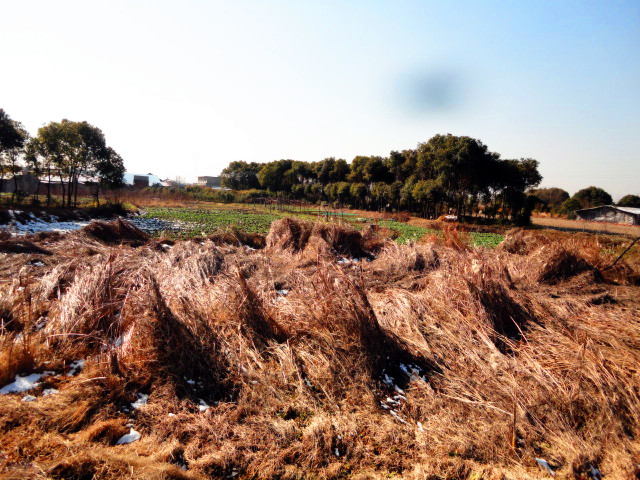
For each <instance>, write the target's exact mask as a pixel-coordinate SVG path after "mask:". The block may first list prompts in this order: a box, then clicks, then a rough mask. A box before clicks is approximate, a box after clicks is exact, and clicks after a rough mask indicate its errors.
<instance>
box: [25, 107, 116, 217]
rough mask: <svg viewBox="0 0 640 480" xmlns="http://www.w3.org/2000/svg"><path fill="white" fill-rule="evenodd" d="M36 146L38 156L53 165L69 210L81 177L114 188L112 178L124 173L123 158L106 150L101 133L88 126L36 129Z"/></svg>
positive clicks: (60, 124) (65, 124)
mask: <svg viewBox="0 0 640 480" xmlns="http://www.w3.org/2000/svg"><path fill="white" fill-rule="evenodd" d="M35 145H36V146H35V147H34V148H36V151H37V152H38V154H40V155H42V156H44V157H46V159H47V161H49V162H52V163H53V165H54V167H55V170H56V171H57V175H58V177H59V178H60V184H61V187H62V197H63V203H65V201H66V205H67V206H68V207H70V206H71V205H72V199H73V205H76V204H77V195H78V183H79V179H80V177H81V176H89V175H91V176H97V177H98V184H99V185H101V186H102V185H107V184H112V185H116V183H117V181H116V179H115V176H117V174H118V173H119V172H121V173H124V166H123V164H122V158H121V157H120V156H119V155H117V154H116V153H115V152H114V151H113V149H110V148H109V147H108V146H107V144H106V141H105V137H104V134H103V133H102V130H100V129H99V128H97V127H94V126H93V125H91V124H89V123H88V122H72V121H70V120H66V119H64V120H62V121H61V122H51V123H49V124H47V125H45V126H44V127H42V128H40V129H38V136H37V143H36V144H35ZM98 195H99V187H98Z"/></svg>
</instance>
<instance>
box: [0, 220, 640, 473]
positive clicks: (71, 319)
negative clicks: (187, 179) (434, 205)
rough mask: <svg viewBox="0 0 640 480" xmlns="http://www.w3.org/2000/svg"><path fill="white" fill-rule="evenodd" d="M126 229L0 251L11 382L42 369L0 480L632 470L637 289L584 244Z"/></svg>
mask: <svg viewBox="0 0 640 480" xmlns="http://www.w3.org/2000/svg"><path fill="white" fill-rule="evenodd" d="M131 228H133V227H130V226H128V225H126V224H125V227H122V225H119V224H118V223H113V224H110V225H106V226H105V225H101V226H100V232H108V235H103V234H102V233H101V234H100V235H95V231H96V229H95V226H94V227H92V228H90V229H88V230H86V231H84V232H76V233H71V234H68V235H65V236H51V237H48V236H44V237H43V238H40V239H36V238H30V239H29V240H28V241H30V242H32V243H33V244H34V245H36V246H38V247H39V248H42V249H46V250H47V251H50V252H51V253H52V255H47V256H45V255H42V254H37V253H34V252H26V253H11V254H4V256H3V266H2V269H0V273H1V274H2V277H1V279H0V280H1V281H0V295H1V296H0V315H2V318H3V323H2V325H3V329H2V331H1V332H0V345H1V348H2V351H1V352H0V378H2V380H3V382H4V383H3V385H4V384H5V383H7V382H9V381H10V380H11V379H12V378H13V376H15V375H16V374H28V373H32V372H34V371H35V372H43V371H44V370H50V371H54V372H55V375H53V376H46V377H43V378H42V380H41V384H40V385H39V386H38V387H37V388H36V389H35V390H32V391H30V392H28V393H30V394H32V395H34V396H36V397H37V399H36V400H35V401H33V402H21V401H20V399H21V397H22V396H23V395H24V394H10V395H3V396H0V438H1V439H2V441H1V442H0V457H1V458H2V460H3V461H2V462H0V476H2V477H3V478H42V479H44V478H65V479H79V478H98V479H115V478H145V479H161V478H162V479H173V478H176V479H181V478H193V479H195V478H198V479H199V478H243V479H244V478H246V479H248V478H253V479H266V478H279V479H289V478H291V479H294V478H295V479H298V478H336V479H338V478H353V479H364V478H390V477H394V476H398V477H402V478H416V479H418V478H433V479H436V478H441V479H476V480H478V479H504V478H508V479H537V478H542V477H544V476H545V475H546V476H548V475H547V474H546V473H545V472H544V471H543V470H542V469H541V468H540V467H539V466H538V465H537V464H536V461H535V458H544V459H546V460H547V461H548V462H549V463H550V464H551V465H552V466H553V467H554V468H556V469H557V472H556V474H557V475H556V476H557V477H559V478H571V479H574V478H575V479H581V478H588V476H587V475H588V472H589V471H590V469H591V467H594V468H598V469H600V470H601V471H602V473H603V474H605V475H606V478H608V479H629V478H634V476H636V478H637V475H638V473H637V463H638V458H639V457H638V456H639V455H640V444H639V443H638V441H637V437H638V435H639V434H640V431H639V430H640V428H639V427H640V378H639V377H638V365H640V334H639V333H638V332H640V329H639V327H640V301H639V300H638V287H637V286H635V283H636V279H637V278H640V277H638V272H637V270H636V269H635V267H634V266H633V265H629V264H627V263H625V260H623V261H622V263H621V264H620V266H618V267H616V268H615V269H609V270H606V271H601V269H602V268H603V267H604V266H605V265H607V264H608V263H609V262H610V261H611V259H612V258H613V257H614V256H615V252H614V251H613V250H611V249H609V250H611V251H609V250H608V248H609V247H611V245H610V244H608V243H607V244H606V245H603V243H602V240H601V239H599V238H597V237H594V236H588V235H581V236H570V235H567V236H564V237H561V238H559V237H557V236H554V235H548V234H544V233H531V232H526V231H514V232H511V234H510V235H509V236H508V238H507V240H506V241H505V243H504V244H503V246H502V247H501V248H500V249H498V250H496V251H490V250H485V249H470V248H468V247H467V246H466V243H465V242H464V241H462V240H461V238H460V236H461V235H462V234H461V233H459V232H458V231H457V230H454V229H452V230H450V231H448V232H446V233H445V235H444V239H443V240H442V242H441V244H436V243H432V244H426V243H422V244H416V245H402V246H399V245H396V244H394V243H392V242H385V241H383V240H381V239H379V238H377V237H376V236H375V235H374V233H373V232H371V231H369V232H366V233H365V234H363V235H360V234H359V233H358V232H355V231H353V230H349V229H345V228H343V227H340V226H337V225H332V224H329V225H327V224H309V223H303V222H297V221H294V220H287V219H285V220H280V221H278V222H275V223H274V225H273V226H272V230H271V232H270V233H269V235H268V237H267V239H266V242H265V243H266V247H265V248H264V249H258V250H255V249H252V248H248V247H247V246H245V245H243V243H244V242H241V241H238V239H237V237H235V236H231V237H228V238H227V237H225V236H220V235H218V236H215V237H212V238H208V239H196V240H191V241H182V242H175V243H173V242H170V243H165V242H155V241H153V240H146V243H144V244H142V240H143V239H142V237H141V238H138V237H137V234H136V232H135V231H133V230H131ZM92 232H93V233H92ZM96 237H97V238H100V239H101V240H100V241H98V240H97V238H96ZM163 245H164V246H163ZM258 246H259V245H258ZM34 258H42V259H44V261H45V262H46V264H45V265H44V266H41V265H39V264H37V265H34V264H33V262H31V261H32V260H33V259H34ZM345 258H346V259H347V260H348V261H345V260H344V259H345ZM356 258H357V259H358V261H355V259H356ZM367 258H369V260H370V261H367V260H366V259H367ZM29 262H31V263H29ZM80 359H82V360H85V362H86V363H85V367H84V369H82V370H81V371H78V369H77V368H74V365H76V364H75V363H74V362H76V361H77V360H80ZM68 374H70V375H68ZM0 386H2V385H0ZM47 388H56V389H57V390H59V393H57V394H54V395H48V396H44V395H43V391H44V390H45V389H47ZM139 394H145V395H149V398H148V402H147V403H146V404H143V405H141V406H140V408H139V409H133V408H132V406H131V403H132V402H135V401H136V400H138V399H139V398H140V396H139ZM202 403H206V404H207V405H209V408H208V409H206V410H205V407H202V410H204V411H201V408H199V407H200V406H202ZM128 424H132V425H133V427H134V428H135V430H136V431H139V432H140V433H141V435H142V436H141V439H140V440H139V441H137V442H135V443H132V444H128V445H115V443H116V442H117V440H118V438H120V436H121V435H123V434H124V433H126V432H128V431H129V427H127V425H128ZM185 468H186V470H185Z"/></svg>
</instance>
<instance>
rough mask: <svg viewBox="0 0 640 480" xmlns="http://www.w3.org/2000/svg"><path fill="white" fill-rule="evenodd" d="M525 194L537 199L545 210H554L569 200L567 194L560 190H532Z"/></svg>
mask: <svg viewBox="0 0 640 480" xmlns="http://www.w3.org/2000/svg"><path fill="white" fill-rule="evenodd" d="M527 193H528V194H529V195H533V196H535V197H537V198H538V199H539V200H540V201H542V202H543V204H544V205H545V207H547V208H556V207H558V206H560V205H561V204H562V203H563V202H565V201H566V200H568V199H569V193H568V192H567V191H566V190H563V189H562V188H555V187H551V188H534V189H531V190H529V191H528V192H527Z"/></svg>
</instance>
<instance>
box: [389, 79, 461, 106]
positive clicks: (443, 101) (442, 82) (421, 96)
mask: <svg viewBox="0 0 640 480" xmlns="http://www.w3.org/2000/svg"><path fill="white" fill-rule="evenodd" d="M464 87H465V85H464V78H463V75H462V74H461V73H459V72H456V71H454V70H450V69H433V70H424V71H422V72H415V71H414V72H411V73H407V74H405V75H402V76H401V77H400V78H399V79H398V80H397V81H396V83H395V92H394V96H395V98H396V100H397V102H398V103H399V106H400V107H401V108H402V109H403V110H405V111H406V112H407V113H414V114H415V113H422V114H436V113H445V112H455V111H458V110H460V109H462V107H464V106H465V105H464V103H465V95H464V93H465V92H464V89H465V88H464Z"/></svg>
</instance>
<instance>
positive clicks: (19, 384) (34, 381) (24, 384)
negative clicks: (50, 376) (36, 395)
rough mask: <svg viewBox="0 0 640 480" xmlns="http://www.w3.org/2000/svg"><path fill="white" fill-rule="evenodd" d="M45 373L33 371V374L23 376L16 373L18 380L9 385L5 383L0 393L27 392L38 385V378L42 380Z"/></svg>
mask: <svg viewBox="0 0 640 480" xmlns="http://www.w3.org/2000/svg"><path fill="white" fill-rule="evenodd" d="M46 373H47V372H45V373H32V374H31V375H26V376H24V377H21V376H20V375H16V380H15V382H13V383H10V384H9V385H5V386H4V387H2V388H0V395H6V394H7V393H19V392H26V391H27V390H31V389H33V388H36V387H37V386H38V385H40V384H39V383H38V380H40V379H41V378H42V377H43V376H44V375H45V374H46Z"/></svg>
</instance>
